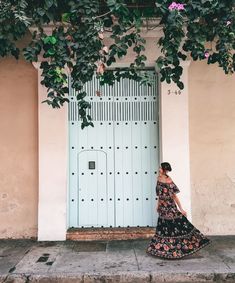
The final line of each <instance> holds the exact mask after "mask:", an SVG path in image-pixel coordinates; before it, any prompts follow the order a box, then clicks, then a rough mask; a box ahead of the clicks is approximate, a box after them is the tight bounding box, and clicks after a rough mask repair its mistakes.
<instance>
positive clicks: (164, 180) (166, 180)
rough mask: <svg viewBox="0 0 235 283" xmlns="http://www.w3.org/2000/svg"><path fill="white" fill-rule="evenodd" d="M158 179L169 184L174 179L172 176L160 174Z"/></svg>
mask: <svg viewBox="0 0 235 283" xmlns="http://www.w3.org/2000/svg"><path fill="white" fill-rule="evenodd" d="M157 180H158V181H159V182H162V183H167V184H171V183H172V182H173V181H172V179H171V177H169V176H168V177H167V178H166V177H165V178H164V177H161V176H159V177H158V178H157Z"/></svg>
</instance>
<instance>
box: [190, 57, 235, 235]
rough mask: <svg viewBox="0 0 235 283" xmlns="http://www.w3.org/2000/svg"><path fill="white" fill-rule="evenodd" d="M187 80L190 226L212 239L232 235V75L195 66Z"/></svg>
mask: <svg viewBox="0 0 235 283" xmlns="http://www.w3.org/2000/svg"><path fill="white" fill-rule="evenodd" d="M189 77H190V80H189V115H190V118H189V121H190V124H189V125H190V161H191V162H190V164H191V195H192V221H193V224H195V226H197V227H198V228H199V229H201V230H202V231H203V232H205V233H207V234H208V235H234V234H235V110H234V109H235V80H234V75H231V76H229V75H228V76H226V75H224V74H223V72H222V70H220V69H219V68H217V67H216V66H212V65H210V66H208V65H207V64H206V63H204V62H197V63H195V62H192V63H191V66H190V70H189Z"/></svg>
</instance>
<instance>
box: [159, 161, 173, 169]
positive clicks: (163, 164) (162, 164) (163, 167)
mask: <svg viewBox="0 0 235 283" xmlns="http://www.w3.org/2000/svg"><path fill="white" fill-rule="evenodd" d="M161 168H162V169H163V170H166V171H171V170H172V169H171V165H170V163H168V162H162V163H161Z"/></svg>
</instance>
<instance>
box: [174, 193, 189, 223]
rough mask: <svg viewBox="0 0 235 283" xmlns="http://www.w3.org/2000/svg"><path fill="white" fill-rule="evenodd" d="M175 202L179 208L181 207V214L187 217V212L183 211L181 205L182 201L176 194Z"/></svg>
mask: <svg viewBox="0 0 235 283" xmlns="http://www.w3.org/2000/svg"><path fill="white" fill-rule="evenodd" d="M173 200H174V202H175V203H176V204H177V206H178V207H179V210H180V211H181V213H182V214H183V215H184V216H185V217H187V212H186V211H184V210H183V208H182V205H181V203H180V200H179V198H178V197H177V195H176V194H174V195H173Z"/></svg>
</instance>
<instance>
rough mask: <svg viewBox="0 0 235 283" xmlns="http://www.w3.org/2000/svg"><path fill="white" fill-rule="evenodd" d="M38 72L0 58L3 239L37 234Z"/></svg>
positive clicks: (0, 217)
mask: <svg viewBox="0 0 235 283" xmlns="http://www.w3.org/2000/svg"><path fill="white" fill-rule="evenodd" d="M37 124H38V121H37V71H36V70H35V68H34V67H33V66H32V65H31V64H29V63H26V62H24V61H22V60H19V61H16V60H15V59H10V58H8V59H1V60H0V134H1V136H0V223H1V225H0V238H30V237H35V236H36V233H37V206H38V205H37V202H38V151H37V147H38V128H37Z"/></svg>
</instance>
